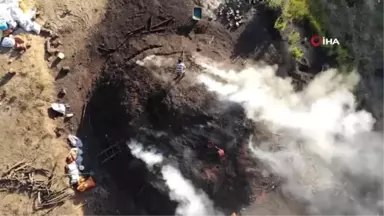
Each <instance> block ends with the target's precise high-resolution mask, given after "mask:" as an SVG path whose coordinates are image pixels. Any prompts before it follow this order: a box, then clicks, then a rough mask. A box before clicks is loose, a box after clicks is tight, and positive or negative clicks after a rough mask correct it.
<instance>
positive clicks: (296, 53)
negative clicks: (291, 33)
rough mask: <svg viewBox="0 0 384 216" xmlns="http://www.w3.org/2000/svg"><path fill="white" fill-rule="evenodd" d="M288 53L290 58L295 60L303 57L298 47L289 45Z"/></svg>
mask: <svg viewBox="0 0 384 216" xmlns="http://www.w3.org/2000/svg"><path fill="white" fill-rule="evenodd" d="M289 51H290V52H291V54H292V56H293V57H294V58H295V59H297V60H299V59H301V58H302V57H303V55H304V52H303V50H301V49H300V48H299V47H297V46H294V45H291V46H290V47H289Z"/></svg>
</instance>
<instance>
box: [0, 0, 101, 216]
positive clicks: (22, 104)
mask: <svg viewBox="0 0 384 216" xmlns="http://www.w3.org/2000/svg"><path fill="white" fill-rule="evenodd" d="M27 4H28V5H30V6H33V5H35V6H37V8H38V10H40V11H41V12H42V15H41V19H39V20H38V22H40V23H42V24H44V23H50V26H51V28H52V30H54V31H55V32H58V33H59V35H60V36H61V37H62V38H61V39H60V40H61V41H62V42H63V48H61V50H63V51H64V53H65V54H66V56H67V58H68V60H67V61H71V58H75V57H76V58H77V57H78V58H79V60H80V61H81V59H82V58H87V57H86V56H84V55H77V53H78V52H79V51H81V50H82V49H84V48H85V46H86V45H87V44H86V43H85V41H86V38H87V37H88V35H89V34H91V33H90V32H91V31H90V29H92V27H93V25H95V24H97V23H98V22H99V20H100V18H101V17H102V14H103V12H102V11H103V10H104V7H105V1H75V0H63V1H49V0H37V1H36V2H27ZM66 10H70V11H71V13H72V14H73V15H67V16H66V17H64V16H62V18H61V17H60V15H61V14H62V13H64V12H65V11H66ZM80 29H81V31H79V30H80ZM25 38H26V40H27V42H28V43H30V44H31V45H32V47H31V48H30V49H29V50H28V51H27V52H26V53H25V55H23V56H22V57H21V58H20V59H15V58H10V57H9V56H8V54H3V55H1V56H0V62H1V63H0V68H1V72H0V77H1V82H0V83H1V84H0V92H1V93H0V94H1V98H0V100H1V101H0V104H1V105H0V118H1V119H2V121H1V122H0V128H1V130H0V138H1V144H0V171H1V170H5V169H6V166H7V165H12V164H14V163H16V162H18V161H21V160H23V159H24V160H26V161H29V162H32V163H33V164H34V166H37V167H43V168H47V169H52V167H53V165H54V164H55V163H56V162H57V163H58V166H59V167H60V168H59V169H56V173H57V175H58V176H61V175H63V169H62V168H61V167H63V166H64V157H65V155H66V154H67V151H68V146H67V143H66V141H65V137H64V136H62V137H61V138H57V137H56V135H55V133H54V130H55V128H56V127H62V126H63V122H62V119H57V120H52V119H50V118H49V117H48V115H47V109H48V108H49V106H50V103H52V102H54V101H55V100H56V93H55V92H56V91H55V79H54V76H55V73H57V71H56V70H55V69H54V70H52V69H50V68H48V64H47V62H46V61H45V59H44V54H45V53H44V39H43V38H41V37H38V36H31V35H28V36H26V37H25ZM10 59H12V62H9V60H10ZM64 63H65V62H64ZM9 72H11V73H9ZM13 72H14V73H13ZM67 184H68V183H67V179H66V178H62V179H61V180H60V182H59V185H58V187H65V186H67ZM0 197H1V198H0V214H2V215H40V214H44V213H46V211H44V210H43V211H38V212H34V211H33V208H32V203H33V202H32V200H31V199H29V198H28V197H27V196H26V195H17V194H6V193H1V194H0ZM77 205H79V203H76V202H67V203H65V204H64V205H63V206H61V207H59V208H56V209H54V210H53V211H51V212H50V214H53V215H76V214H81V211H82V209H81V208H79V207H77Z"/></svg>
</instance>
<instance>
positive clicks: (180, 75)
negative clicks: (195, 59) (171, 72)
mask: <svg viewBox="0 0 384 216" xmlns="http://www.w3.org/2000/svg"><path fill="white" fill-rule="evenodd" d="M186 68H187V67H186V66H185V64H184V62H183V60H182V59H179V60H178V63H177V66H176V72H177V76H176V77H175V80H181V79H182V78H183V77H184V76H185V69H186Z"/></svg>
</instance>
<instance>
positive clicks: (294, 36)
mask: <svg viewBox="0 0 384 216" xmlns="http://www.w3.org/2000/svg"><path fill="white" fill-rule="evenodd" d="M288 41H289V43H290V44H297V43H299V42H300V33H299V32H295V31H292V32H291V33H290V34H289V36H288Z"/></svg>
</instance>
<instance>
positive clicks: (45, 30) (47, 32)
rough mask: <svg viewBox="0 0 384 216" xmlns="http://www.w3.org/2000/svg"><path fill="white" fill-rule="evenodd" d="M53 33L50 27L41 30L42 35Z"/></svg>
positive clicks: (47, 35) (48, 35) (46, 35)
mask: <svg viewBox="0 0 384 216" xmlns="http://www.w3.org/2000/svg"><path fill="white" fill-rule="evenodd" d="M52 34H53V32H52V31H51V30H48V29H41V30H40V35H41V36H44V37H51V36H52Z"/></svg>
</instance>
